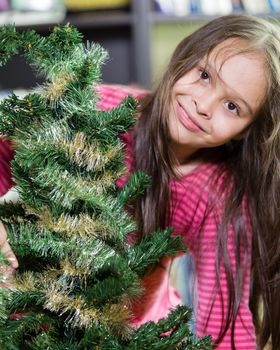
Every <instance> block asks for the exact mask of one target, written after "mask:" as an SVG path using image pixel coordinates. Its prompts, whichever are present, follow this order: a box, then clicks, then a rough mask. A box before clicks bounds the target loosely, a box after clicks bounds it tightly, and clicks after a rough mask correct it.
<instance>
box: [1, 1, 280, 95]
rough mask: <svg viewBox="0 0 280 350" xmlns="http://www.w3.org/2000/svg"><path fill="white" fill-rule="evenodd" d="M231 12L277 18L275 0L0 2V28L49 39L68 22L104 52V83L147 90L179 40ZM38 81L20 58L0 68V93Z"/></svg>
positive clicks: (31, 85) (277, 4)
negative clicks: (53, 30) (11, 27)
mask: <svg viewBox="0 0 280 350" xmlns="http://www.w3.org/2000/svg"><path fill="white" fill-rule="evenodd" d="M233 12H241V13H247V14H256V15H260V16H270V17H272V18H275V17H276V18H277V17H278V15H279V12H280V0H242V1H240V0H40V1H38V0H0V25H5V24H9V23H14V24H15V25H16V26H17V28H18V30H24V29H26V28H34V29H36V30H37V31H38V32H39V33H40V34H42V35H48V33H49V32H50V29H51V28H52V27H53V26H54V25H55V24H58V23H63V24H65V23H71V24H72V25H74V26H76V27H77V28H78V29H79V30H80V31H81V32H82V33H83V35H84V41H85V42H86V41H88V40H89V41H94V42H99V43H100V44H101V45H102V46H103V47H104V48H106V49H107V50H108V52H109V57H110V58H109V60H108V61H107V63H106V65H105V66H104V67H103V80H104V82H106V83H118V84H129V85H137V86H141V87H145V88H151V87H152V85H153V84H154V83H155V82H156V81H157V79H158V78H159V76H160V74H161V72H162V70H163V69H164V67H165V65H166V63H167V62H168V60H169V58H170V55H171V53H172V51H173V50H174V48H175V46H176V45H177V43H178V42H179V41H180V40H181V39H182V38H183V37H185V36H186V35H187V34H189V33H190V32H192V31H193V30H195V29H196V28H198V27H199V26H201V25H202V24H204V23H206V22H207V21H209V20H211V19H212V18H214V17H217V16H219V15H223V14H229V13H233ZM38 83H40V77H36V76H35V75H34V73H33V71H32V69H31V68H30V67H29V66H27V65H26V64H25V63H24V61H23V60H22V59H21V57H15V58H13V59H12V60H11V61H10V62H9V63H8V64H7V65H6V66H5V67H2V68H1V70H0V91H1V92H2V94H6V92H7V91H11V90H14V89H27V88H30V87H34V86H36V84H38Z"/></svg>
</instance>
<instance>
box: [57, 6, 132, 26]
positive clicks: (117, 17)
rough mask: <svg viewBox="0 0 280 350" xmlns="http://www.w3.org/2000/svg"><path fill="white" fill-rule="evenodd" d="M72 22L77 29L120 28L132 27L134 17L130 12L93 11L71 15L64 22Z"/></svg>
mask: <svg viewBox="0 0 280 350" xmlns="http://www.w3.org/2000/svg"><path fill="white" fill-rule="evenodd" d="M63 22H64V23H67V22H70V23H71V24H73V25H74V26H77V27H80V28H81V27H89V26H90V27H98V28H101V27H107V28H108V27H119V26H130V25H131V24H132V22H133V16H132V15H131V13H130V12H128V11H121V10H110V11H91V12H81V13H75V14H69V15H67V16H66V18H65V19H64V21H63Z"/></svg>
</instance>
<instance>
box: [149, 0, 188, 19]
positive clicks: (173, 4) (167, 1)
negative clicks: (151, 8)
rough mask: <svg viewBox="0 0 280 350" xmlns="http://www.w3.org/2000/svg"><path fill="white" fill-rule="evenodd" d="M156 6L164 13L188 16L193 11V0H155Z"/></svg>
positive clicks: (157, 9)
mask: <svg viewBox="0 0 280 350" xmlns="http://www.w3.org/2000/svg"><path fill="white" fill-rule="evenodd" d="M155 8H156V11H158V12H161V13H162V14H164V15H171V16H187V15H188V14H190V12H191V0H155Z"/></svg>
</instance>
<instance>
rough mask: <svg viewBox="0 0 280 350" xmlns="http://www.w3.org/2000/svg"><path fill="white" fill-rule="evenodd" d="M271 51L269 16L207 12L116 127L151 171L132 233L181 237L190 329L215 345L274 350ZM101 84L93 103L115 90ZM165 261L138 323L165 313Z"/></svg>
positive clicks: (278, 122)
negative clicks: (134, 118)
mask: <svg viewBox="0 0 280 350" xmlns="http://www.w3.org/2000/svg"><path fill="white" fill-rule="evenodd" d="M279 57H280V30H279V29H278V27H277V26H276V25H273V24H272V23H269V22H267V21H265V20H261V19H257V18H253V17H246V16H226V17H221V18H218V19H215V20H213V21H211V22H210V23H208V24H207V25H205V26H204V27H202V28H201V29H199V30H197V31H196V32H195V33H193V34H192V35H190V36H189V37H187V38H186V39H184V40H183V41H182V42H181V43H180V44H179V45H178V47H177V48H176V50H175V52H174V54H173V57H172V58H171V61H170V64H169V66H168V68H167V71H166V73H165V75H164V76H163V78H162V80H161V82H160V84H159V86H158V87H157V88H156V89H155V91H154V92H153V93H151V94H149V95H148V96H147V97H146V98H144V99H143V101H142V102H141V106H140V111H139V120H138V122H137V125H136V127H135V128H134V130H133V131H131V133H129V134H127V135H125V136H124V142H125V143H126V147H127V152H126V154H127V157H126V162H127V164H128V169H129V171H133V170H139V169H140V170H142V171H144V172H146V173H147V174H149V175H150V176H151V181H152V186H151V187H150V189H148V190H147V191H146V193H145V195H144V196H143V197H141V198H139V199H138V200H137V201H136V203H135V217H136V220H137V224H138V232H139V236H140V237H141V236H145V235H148V234H151V233H152V232H153V231H154V230H155V229H156V228H158V227H162V228H164V227H166V226H171V227H173V229H174V234H180V235H182V236H183V238H184V241H185V242H186V244H187V246H188V248H189V250H190V251H191V254H192V255H191V256H192V257H193V262H194V266H195V278H194V283H193V284H192V286H190V285H188V286H186V288H188V289H190V288H192V289H193V291H194V293H193V297H194V298H193V299H194V301H195V302H194V303H193V305H192V306H193V308H194V314H195V317H196V333H197V335H198V336H201V335H206V334H211V335H212V337H213V341H214V342H215V344H216V345H217V349H231V348H232V349H256V347H257V346H258V347H259V348H263V347H264V346H265V344H266V343H267V342H268V341H270V342H271V347H272V349H279V348H280V345H279V344H280V329H279V328H280V326H279V325H280V302H279V300H280V298H279V295H280V282H279V277H278V276H279V272H280V271H279V269H280V261H279V260H280V259H279V254H280V244H279V229H280V222H279V220H280V216H279V215H278V214H279V206H280V179H279V176H280V172H279V158H280V141H279V140H280V139H279V138H280V132H279V131H280V103H279V101H280V63H279ZM100 92H101V94H103V95H104V99H103V101H101V108H102V107H104V106H107V107H110V106H112V105H114V104H117V103H118V102H119V101H120V99H121V97H123V95H122V94H121V93H119V94H118V95H117V96H116V98H114V96H115V95H114V90H110V88H108V87H104V86H103V87H100ZM109 97H110V100H109V103H108V98H109ZM106 101H107V103H106ZM124 181H125V179H120V181H119V183H118V185H119V186H121V185H122V184H123V183H124ZM2 237H3V239H4V238H5V231H4V230H2ZM3 239H2V241H3ZM169 266H170V263H169V261H166V260H165V261H164V262H163V263H162V264H161V266H159V267H158V269H157V270H156V271H154V272H153V274H152V275H151V276H149V277H148V278H146V279H145V281H144V283H145V285H146V286H147V295H149V297H150V298H151V295H152V293H151V291H150V290H151V289H153V291H154V290H156V293H154V295H153V298H151V299H150V300H148V301H147V302H146V303H145V304H144V306H143V307H142V309H139V308H138V309H135V310H136V312H137V315H136V316H137V317H136V320H135V323H136V324H137V325H138V324H141V323H142V322H145V321H147V320H149V319H152V320H156V319H158V318H159V317H160V316H163V315H164V314H167V312H168V309H169V306H170V303H168V302H167V299H168V298H167V297H166V295H167V293H168V292H169V291H168V289H167V285H166V284H165V282H166V271H168V268H169ZM155 276H156V277H155ZM154 277H155V278H154Z"/></svg>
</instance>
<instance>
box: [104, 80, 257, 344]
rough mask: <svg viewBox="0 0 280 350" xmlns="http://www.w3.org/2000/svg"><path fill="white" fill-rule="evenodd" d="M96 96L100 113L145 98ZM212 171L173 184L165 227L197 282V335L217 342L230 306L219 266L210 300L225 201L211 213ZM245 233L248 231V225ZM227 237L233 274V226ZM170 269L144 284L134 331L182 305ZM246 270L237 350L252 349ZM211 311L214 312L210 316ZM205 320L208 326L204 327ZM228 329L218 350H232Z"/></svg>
mask: <svg viewBox="0 0 280 350" xmlns="http://www.w3.org/2000/svg"><path fill="white" fill-rule="evenodd" d="M99 92H100V94H101V95H102V96H103V99H102V100H101V101H100V108H101V109H103V108H104V109H107V108H109V109H110V108H112V107H114V106H116V105H118V103H119V102H120V101H121V100H122V99H123V98H124V96H125V95H126V94H132V95H133V96H134V97H136V98H139V97H141V96H143V91H141V90H138V89H130V88H126V87H123V86H117V87H116V86H104V85H103V86H101V87H100V90H99ZM144 94H145V92H144ZM124 140H125V142H126V143H127V157H126V162H127V164H128V167H129V168H130V170H131V164H132V160H133V147H132V144H131V140H130V138H129V136H128V137H126V138H125V139H124ZM216 169H217V165H216V164H213V163H210V162H209V163H202V164H201V165H199V166H197V167H196V168H195V169H194V170H193V171H192V172H191V173H189V174H187V175H186V176H184V177H183V178H182V179H181V181H173V182H172V183H171V193H172V203H173V207H172V206H171V209H172V212H173V215H172V219H171V222H170V223H169V224H168V226H170V227H173V229H174V233H175V234H180V235H182V236H183V239H184V242H185V243H186V244H187V246H188V247H189V248H190V250H191V252H192V254H193V256H194V260H195V266H196V282H197V305H196V310H194V311H195V314H196V332H197V335H198V336H203V335H207V334H210V335H212V337H213V339H216V338H217V337H218V335H219V331H220V327H221V324H222V319H223V307H224V310H226V308H227V303H228V289H227V282H226V274H225V268H224V266H223V265H222V266H221V270H220V284H221V291H219V292H217V293H216V294H215V296H214V289H215V283H216V272H215V257H216V254H215V251H216V239H217V220H218V222H219V220H220V218H221V213H222V209H223V198H219V202H218V203H216V204H215V210H213V209H212V210H209V194H210V184H209V183H208V179H209V178H210V177H211V175H212V174H213V172H214V171H215V170H216ZM224 176H226V174H224ZM219 181H220V182H219V183H218V186H219V184H220V185H221V182H222V181H223V176H222V177H221V178H220V179H219ZM124 182H125V179H120V180H119V183H118V185H120V186H121V185H122V184H123V183H124ZM174 203H175V205H174ZM247 221H248V220H247ZM247 227H249V226H248V223H247ZM228 237H229V239H228V249H229V254H230V264H231V267H232V270H233V273H234V272H235V256H234V254H235V253H234V242H233V227H232V226H231V227H230V228H229V232H228ZM250 238H251V231H250V229H248V241H249V242H251V239H250ZM250 253H251V246H249V256H250V255H251V254H250ZM241 254H242V252H241ZM169 267H170V259H168V258H166V259H165V260H164V261H163V264H162V265H161V266H160V267H158V269H157V270H156V271H155V272H154V273H153V274H152V275H151V276H149V277H147V278H146V279H145V280H144V284H145V286H146V290H147V292H146V296H145V297H144V300H142V302H141V305H140V306H139V305H138V306H136V307H135V310H134V311H135V312H136V313H137V317H136V319H135V325H136V326H139V325H141V324H142V323H144V322H147V321H149V320H153V321H157V320H158V319H160V318H161V317H165V316H166V315H167V314H168V312H169V310H170V308H172V307H174V306H176V305H177V304H178V303H180V298H179V297H178V294H177V293H176V291H175V290H174V289H173V288H172V286H171V285H170V283H169V279H168V272H169ZM248 267H249V268H248V269H247V273H246V276H245V283H244V286H243V295H242V300H241V303H240V307H239V310H238V315H237V319H236V322H235V328H234V339H235V346H236V349H238V350H242V349H244V350H245V349H246V350H253V349H256V337H255V328H254V325H253V320H252V313H251V311H250V309H249V292H250V291H249V289H250V261H248ZM213 298H214V299H213ZM222 302H223V304H222ZM211 307H212V309H211V312H210V313H209V311H210V308H211ZM225 312H226V311H225ZM207 319H208V322H207V323H206V320H207ZM230 328H231V327H229V329H228V331H227V333H226V335H225V336H224V338H223V340H222V341H221V343H220V344H219V345H218V346H217V349H219V350H228V349H231V329H230Z"/></svg>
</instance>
